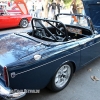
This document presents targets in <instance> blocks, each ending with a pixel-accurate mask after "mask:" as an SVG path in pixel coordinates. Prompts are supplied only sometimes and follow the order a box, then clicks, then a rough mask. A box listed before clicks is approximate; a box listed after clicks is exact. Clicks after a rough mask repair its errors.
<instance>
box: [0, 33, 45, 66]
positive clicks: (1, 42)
mask: <svg viewBox="0 0 100 100" xmlns="http://www.w3.org/2000/svg"><path fill="white" fill-rule="evenodd" d="M44 48H45V45H43V44H41V43H39V42H37V41H34V40H32V39H29V38H28V37H24V36H20V35H16V34H9V35H6V36H2V37H1V39H0V64H1V65H2V66H5V65H7V64H10V63H12V62H15V61H17V60H20V59H21V58H23V57H25V56H28V55H30V54H32V53H34V52H37V51H39V50H42V49H44Z"/></svg>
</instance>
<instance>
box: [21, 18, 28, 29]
mask: <svg viewBox="0 0 100 100" xmlns="http://www.w3.org/2000/svg"><path fill="white" fill-rule="evenodd" d="M28 24H29V23H28V20H27V19H22V20H21V21H20V24H19V25H20V27H21V28H26V27H28Z"/></svg>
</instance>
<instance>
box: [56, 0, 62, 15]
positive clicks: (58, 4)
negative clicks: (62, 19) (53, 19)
mask: <svg viewBox="0 0 100 100" xmlns="http://www.w3.org/2000/svg"><path fill="white" fill-rule="evenodd" d="M60 2H61V0H57V10H58V14H59V13H60Z"/></svg>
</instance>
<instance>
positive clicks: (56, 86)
mask: <svg viewBox="0 0 100 100" xmlns="http://www.w3.org/2000/svg"><path fill="white" fill-rule="evenodd" d="M72 75H73V66H72V64H71V63H70V62H67V63H66V64H63V65H62V66H61V67H60V68H59V69H58V70H57V72H56V74H55V75H54V76H53V78H52V80H51V81H50V83H49V84H48V86H47V87H48V88H49V89H50V90H52V91H54V92H58V91H61V90H62V89H64V88H65V87H66V86H67V85H68V83H69V82H70V80H71V78H72Z"/></svg>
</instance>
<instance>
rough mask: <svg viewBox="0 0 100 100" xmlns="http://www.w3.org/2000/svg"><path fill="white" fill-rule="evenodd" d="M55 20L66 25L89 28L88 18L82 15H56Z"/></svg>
mask: <svg viewBox="0 0 100 100" xmlns="http://www.w3.org/2000/svg"><path fill="white" fill-rule="evenodd" d="M56 19H57V20H58V21H61V22H62V23H64V24H66V25H74V26H79V27H84V28H90V25H89V21H88V18H87V17H86V16H83V15H72V14H57V15H56Z"/></svg>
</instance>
